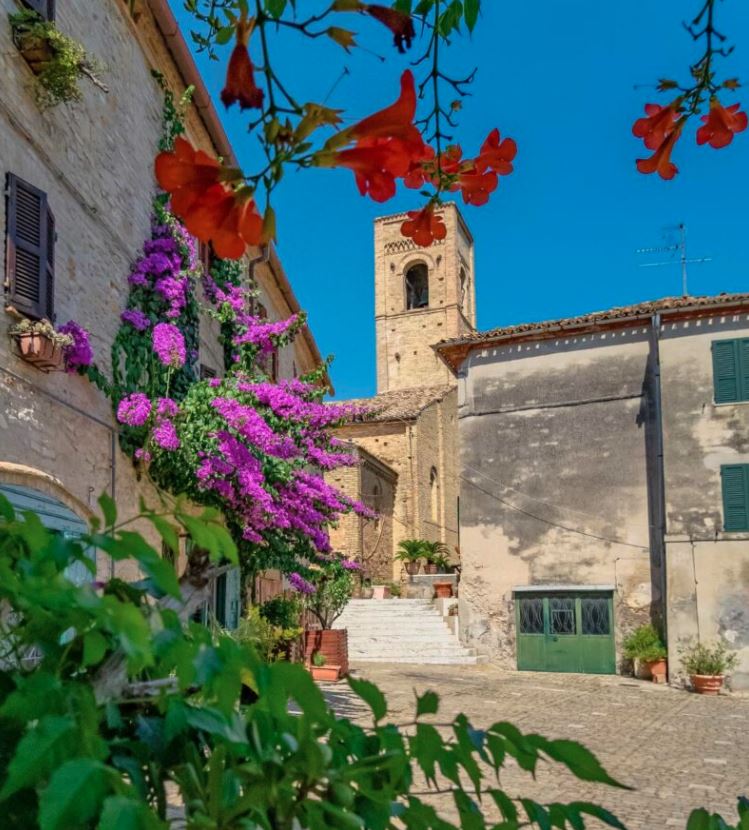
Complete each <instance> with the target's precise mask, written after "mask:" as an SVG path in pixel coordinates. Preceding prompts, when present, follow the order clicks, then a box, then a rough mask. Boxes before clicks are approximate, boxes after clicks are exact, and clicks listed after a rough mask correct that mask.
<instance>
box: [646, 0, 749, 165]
mask: <svg viewBox="0 0 749 830" xmlns="http://www.w3.org/2000/svg"><path fill="white" fill-rule="evenodd" d="M716 5H717V0H704V2H703V4H702V7H701V8H700V10H699V11H698V12H697V14H696V16H695V17H694V19H693V20H692V21H691V22H690V23H685V24H684V28H685V29H686V30H687V32H689V34H690V35H691V37H692V40H694V41H695V42H696V43H699V42H703V43H704V51H703V53H702V54H701V55H700V57H699V58H698V59H697V60H696V61H695V62H694V63H693V64H692V65H691V66H690V67H689V74H690V76H691V82H690V83H689V84H687V85H680V84H679V83H678V82H677V81H675V80H671V79H668V78H663V79H661V80H660V81H659V82H658V87H657V88H658V91H659V92H669V93H670V94H673V93H674V92H675V93H677V95H676V98H674V99H673V100H672V101H671V102H670V103H669V104H668V105H667V106H665V107H664V106H661V105H659V104H646V105H645V117H644V118H639V119H638V120H637V121H635V123H634V125H633V127H632V132H633V134H634V135H635V136H636V137H637V138H641V139H642V140H643V141H644V143H645V147H646V148H647V149H648V150H653V151H654V152H653V155H652V156H650V157H649V158H646V159H638V160H637V169H638V170H639V171H640V173H646V174H647V173H658V175H659V176H660V177H661V178H662V179H672V178H673V177H674V176H675V175H676V174H677V173H678V168H677V166H676V165H675V164H674V162H672V161H671V153H672V151H673V149H674V146H675V145H676V142H677V141H678V140H679V138H680V137H681V135H682V133H683V132H684V127H685V126H686V124H687V122H688V121H689V119H690V118H693V117H694V116H701V120H702V122H703V125H702V126H701V127H700V128H699V129H698V130H697V133H696V139H697V144H699V145H702V144H709V145H710V146H711V147H712V148H714V149H716V150H717V149H720V148H721V147H727V146H728V145H729V144H730V143H731V142H732V141H733V137H734V135H735V134H736V133H740V132H743V131H744V130H745V129H746V127H747V115H746V113H745V112H741V111H740V105H739V104H732V105H731V106H728V107H724V106H723V105H722V104H721V102H720V101H719V100H718V93H720V92H721V91H722V92H727V93H730V92H733V91H735V90H736V89H738V88H739V86H740V83H739V81H738V79H737V78H728V79H726V80H723V81H719V80H718V79H717V78H716V72H715V59H716V58H717V57H724V58H727V57H728V56H729V55H730V54H731V53H732V52H733V49H734V47H733V46H726V45H725V43H726V35H724V34H723V33H722V32H720V31H718V29H717V28H716V25H715V8H716ZM706 105H707V107H708V110H707V113H706V114H704V115H701V113H703V112H704V109H705V106H706Z"/></svg>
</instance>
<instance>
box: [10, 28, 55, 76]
mask: <svg viewBox="0 0 749 830" xmlns="http://www.w3.org/2000/svg"><path fill="white" fill-rule="evenodd" d="M14 40H15V42H16V46H17V47H18V51H19V52H20V53H21V54H22V55H23V57H24V60H25V61H26V63H28V65H29V66H30V67H31V71H32V72H33V73H34V74H35V75H38V74H39V73H40V72H42V70H43V69H44V67H45V65H46V64H47V63H49V61H51V60H52V59H53V58H54V56H55V54H54V51H53V50H52V47H51V46H50V44H49V41H47V40H44V38H41V37H36V36H35V35H32V34H30V33H28V32H26V33H23V34H21V33H19V34H17V35H15V36H14Z"/></svg>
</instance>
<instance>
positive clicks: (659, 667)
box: [645, 660, 668, 683]
mask: <svg viewBox="0 0 749 830" xmlns="http://www.w3.org/2000/svg"><path fill="white" fill-rule="evenodd" d="M645 666H646V668H647V672H648V674H649V676H650V679H651V680H652V681H653V683H665V682H666V675H667V672H668V663H667V662H666V660H650V661H648V662H646V663H645Z"/></svg>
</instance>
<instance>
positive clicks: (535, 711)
mask: <svg viewBox="0 0 749 830" xmlns="http://www.w3.org/2000/svg"><path fill="white" fill-rule="evenodd" d="M354 672H355V674H356V675H357V676H360V677H366V678H367V679H369V680H372V681H374V682H375V683H377V684H378V685H379V686H380V687H381V688H382V689H383V691H384V692H385V693H386V695H387V698H388V703H389V706H390V715H389V717H390V718H391V719H392V720H393V721H394V722H405V721H408V720H410V719H411V718H412V717H413V702H414V694H413V690H414V689H416V690H417V691H418V692H419V693H421V692H423V691H424V690H426V689H434V690H435V691H437V692H439V694H440V696H441V700H442V706H441V710H440V716H439V720H440V721H443V720H445V719H446V718H445V716H447V717H448V718H452V716H454V715H455V714H457V713H458V712H461V711H462V712H465V713H466V714H467V715H468V716H469V717H470V718H471V720H472V722H473V723H474V724H476V725H477V726H488V725H489V724H491V723H494V722H496V721H498V720H509V721H512V722H513V723H514V724H515V725H516V726H518V727H519V728H520V729H521V731H523V732H539V733H541V734H542V735H544V736H546V737H549V738H572V739H575V740H578V741H580V742H582V743H584V744H585V745H586V746H587V747H589V748H590V749H591V750H593V751H594V752H595V753H596V755H597V756H598V757H599V759H600V760H601V761H602V763H603V764H604V766H605V767H606V769H607V770H608V772H609V773H610V774H611V775H612V776H613V777H614V778H616V779H618V780H619V781H621V782H622V783H624V784H627V785H628V786H630V787H633V788H634V790H633V791H631V792H630V791H622V790H615V789H611V788H609V787H603V786H600V785H590V784H585V783H581V782H579V781H577V780H576V779H575V778H573V777H572V776H571V775H570V774H569V773H567V772H566V771H565V770H563V769H562V768H560V767H558V766H557V765H544V767H543V768H542V769H540V770H539V773H538V775H537V779H536V781H535V782H534V781H533V779H532V778H531V777H530V776H528V775H527V774H526V773H523V772H522V771H521V770H520V769H519V768H517V767H510V768H508V769H507V771H506V772H504V773H503V775H502V783H503V786H504V788H505V789H506V791H507V792H508V793H509V794H511V795H523V796H530V797H533V798H536V799H537V800H539V801H547V802H548V801H563V800H565V801H576V800H591V801H595V802H596V803H598V804H601V805H603V806H604V807H606V808H608V809H609V810H611V811H612V812H614V813H616V815H617V816H618V817H619V818H620V819H621V820H622V821H623V822H624V823H625V824H626V825H627V827H628V828H630V830H662V828H670V827H676V828H681V830H684V828H685V827H686V819H687V816H688V814H689V812H690V810H691V809H693V808H694V807H699V806H703V807H706V808H708V809H710V810H714V811H722V812H723V813H724V816H725V817H726V818H729V819H732V820H733V821H735V817H736V797H737V796H739V795H744V794H748V795H749V698H746V697H737V696H728V695H726V696H721V697H718V698H709V697H703V696H699V695H695V694H690V693H687V692H683V691H677V690H674V689H671V688H668V687H664V686H657V685H655V684H652V683H647V682H643V681H637V680H633V679H629V678H623V677H594V676H581V675H562V674H537V673H529V672H504V671H500V670H499V669H496V668H494V667H492V666H486V665H479V666H425V665H421V666H413V665H403V664H401V665H396V664H392V665H385V664H372V663H368V664H359V665H358V666H355V667H354ZM326 692H327V694H328V697H329V699H330V701H331V702H332V704H333V705H334V706H335V708H336V709H337V711H339V712H340V713H341V714H345V715H347V716H349V717H353V718H359V717H365V715H366V710H363V709H362V707H361V706H360V705H358V701H357V700H356V699H354V698H352V696H351V693H350V691H349V690H348V687H346V686H345V684H342V683H339V684H336V685H335V686H332V685H331V686H328V687H327V689H326ZM443 798H445V797H444V796H436V797H435V799H443ZM438 803H439V802H438ZM443 806H446V803H445V804H443ZM588 826H590V827H598V826H602V825H598V824H596V823H595V822H591V823H590V824H589V825H588Z"/></svg>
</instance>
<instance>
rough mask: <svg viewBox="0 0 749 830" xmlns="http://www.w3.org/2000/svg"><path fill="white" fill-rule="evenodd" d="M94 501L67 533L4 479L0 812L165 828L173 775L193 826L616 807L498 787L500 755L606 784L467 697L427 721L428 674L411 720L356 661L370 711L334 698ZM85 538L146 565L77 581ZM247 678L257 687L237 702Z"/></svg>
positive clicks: (535, 817)
mask: <svg viewBox="0 0 749 830" xmlns="http://www.w3.org/2000/svg"><path fill="white" fill-rule="evenodd" d="M101 504H102V509H103V511H104V513H105V516H104V521H103V522H101V521H100V522H96V523H95V526H94V527H93V529H92V531H91V533H90V534H88V535H85V536H84V537H83V538H81V539H67V538H65V537H63V536H61V535H57V534H54V533H51V532H49V531H47V530H45V529H44V527H42V525H41V523H40V521H39V519H38V518H37V517H36V516H35V515H34V514H31V513H25V514H23V515H21V516H16V515H15V513H14V511H13V508H12V507H11V506H10V504H9V503H8V502H7V501H6V500H4V499H2V498H0V516H2V517H3V518H0V603H2V606H3V608H4V609H5V610H4V613H3V615H2V617H0V626H2V631H1V632H0V634H1V636H0V643H1V644H2V647H3V653H2V659H1V660H0V809H2V815H3V822H4V826H9V827H28V828H32V827H39V828H41V830H67V828H76V830H94V828H97V829H98V830H115V828H117V830H123V829H126V830H130V829H131V828H132V830H157V828H162V830H164V829H165V828H166V827H167V826H168V823H167V793H168V792H169V794H170V798H172V800H173V799H174V796H175V793H174V788H175V787H176V791H177V792H176V796H177V798H178V800H179V803H181V804H182V805H183V807H184V812H185V817H184V825H185V826H186V827H187V828H188V830H249V828H263V829H264V830H292V829H293V828H300V830H304V828H309V829H310V830H330V829H331V828H341V830H344V829H347V828H351V830H354V829H355V828H361V830H396V828H412V829H413V830H451V828H453V827H455V826H460V827H462V828H466V830H473V828H477V830H486V829H487V828H488V827H489V826H490V825H489V822H488V821H487V820H486V819H485V818H484V817H483V815H482V808H481V806H480V805H481V804H483V803H493V804H495V805H497V808H498V809H499V810H500V812H501V813H502V815H503V816H504V823H503V824H501V825H499V826H501V827H503V828H505V830H513V828H514V830H518V828H520V827H521V826H529V825H533V826H538V827H541V828H549V827H558V828H563V827H566V826H568V825H569V826H570V827H572V828H576V829H577V828H585V827H586V822H587V819H588V818H591V817H594V818H595V820H596V821H598V822H602V823H603V824H604V825H607V826H609V827H622V826H623V825H622V824H621V823H620V822H619V821H618V820H617V819H616V818H615V817H614V816H612V815H611V814H610V813H608V812H607V811H605V810H603V809H602V808H600V807H597V806H595V805H593V804H588V803H586V802H575V803H572V804H557V803H553V804H541V803H538V802H536V801H534V800H532V799H528V798H523V797H522V796H519V795H517V793H516V789H517V784H516V783H515V782H514V783H513V791H512V794H509V793H507V792H505V791H504V790H502V789H501V786H500V784H499V781H500V772H501V770H502V769H503V767H504V766H505V764H506V763H507V761H508V759H511V760H512V762H513V763H516V764H517V765H518V766H519V767H520V768H521V769H522V770H525V771H526V772H528V773H529V774H533V773H534V772H535V770H536V768H537V766H538V764H539V762H540V761H542V760H546V761H551V762H554V763H556V764H559V765H561V766H563V767H565V768H566V769H568V770H570V771H571V772H572V773H573V774H574V775H576V776H577V777H578V778H580V779H581V780H583V781H597V782H600V783H602V784H609V785H611V786H619V785H618V784H617V783H616V782H615V781H614V780H613V779H612V778H611V777H610V776H609V775H608V774H607V773H606V771H605V770H604V769H603V768H602V767H601V765H600V764H599V762H598V761H597V760H596V758H595V757H594V756H593V755H592V754H591V753H590V752H588V751H587V750H586V749H585V748H584V747H582V746H580V745H579V744H577V743H574V742H571V741H558V740H557V741H549V740H547V739H545V738H542V737H541V736H539V735H524V734H522V733H521V732H520V731H519V730H517V729H516V728H515V727H514V726H512V724H509V723H506V722H499V723H496V724H494V725H492V726H490V727H489V728H488V729H478V728H475V727H474V726H473V725H471V723H470V722H469V721H468V719H467V718H466V717H465V716H463V715H459V716H458V717H456V718H455V719H454V720H453V721H452V723H451V724H449V728H448V729H446V730H445V731H444V732H442V731H438V729H437V728H436V727H435V726H433V725H432V724H431V723H428V722H426V721H425V720H424V719H425V718H429V717H432V716H434V715H437V714H438V713H439V699H438V696H437V695H436V694H435V693H434V692H427V693H425V694H423V695H422V696H421V697H420V698H419V699H418V701H417V702H416V707H415V712H414V716H413V721H412V724H411V726H409V729H408V732H407V733H406V732H404V731H402V730H401V728H399V726H398V725H397V724H394V723H391V722H388V721H387V719H386V718H387V714H388V709H387V702H386V700H385V698H384V696H383V695H382V693H381V692H380V690H379V689H378V688H377V687H376V686H375V685H374V684H372V683H370V682H368V681H366V680H356V679H352V680H351V681H350V685H351V688H352V690H353V692H354V694H356V695H357V696H358V697H359V698H360V699H361V700H362V701H363V702H364V703H365V704H366V705H367V706H368V707H369V709H370V710H371V713H372V722H371V724H370V725H362V724H358V723H353V722H351V721H350V720H348V719H346V718H342V717H337V716H336V715H335V714H334V712H332V711H331V709H330V708H329V706H328V705H327V703H326V701H325V699H324V698H323V696H322V694H321V692H320V690H319V689H318V688H317V686H316V685H315V683H314V682H313V680H312V678H311V677H310V675H309V673H308V672H307V671H306V670H305V669H304V668H303V667H302V666H300V665H293V664H290V663H286V662H272V663H268V662H265V661H263V660H262V659H260V658H259V657H258V655H257V653H256V651H255V650H254V649H253V648H251V647H250V645H249V644H248V643H247V642H242V641H240V640H239V639H237V638H233V637H230V636H227V635H226V634H225V633H224V632H221V631H217V630H211V629H209V628H206V627H204V626H201V625H198V624H196V623H192V622H190V621H189V619H188V618H189V616H190V613H191V608H192V607H194V606H184V605H183V604H182V602H181V601H180V600H177V599H176V598H175V597H173V596H171V595H170V592H171V589H172V587H173V586H172V581H173V577H174V575H173V574H172V576H171V577H170V576H168V575H167V574H166V573H161V572H160V571H159V570H158V569H156V570H154V569H153V568H152V564H153V559H152V557H153V554H154V553H155V551H154V549H153V548H151V547H150V546H149V545H148V543H147V542H146V541H145V540H144V539H143V538H142V537H141V536H140V535H139V534H137V533H134V532H132V531H126V530H125V529H124V527H125V526H124V525H123V524H120V525H119V526H118V517H117V511H116V508H115V505H114V504H113V503H112V502H111V501H109V500H107V499H103V500H102V503H101ZM143 518H144V519H145V520H146V521H149V522H150V523H151V524H152V525H153V526H154V527H155V528H156V529H157V530H158V532H159V533H160V534H162V535H163V536H165V537H167V538H170V537H171V531H170V530H168V529H167V527H168V526H169V527H171V528H173V529H176V530H177V532H179V533H185V534H187V535H188V536H189V537H190V538H192V539H193V541H194V542H195V543H196V544H197V543H200V544H201V545H202V544H204V542H205V538H206V537H207V536H208V537H211V538H212V539H213V543H212V544H211V545H210V546H209V549H211V550H212V551H214V552H213V553H212V554H211V558H212V559H213V560H214V561H217V562H218V561H223V560H224V559H226V558H229V559H231V558H232V556H233V555H234V554H235V553H236V551H232V550H230V549H227V548H226V544H227V542H226V537H225V535H224V534H222V533H220V532H218V525H217V524H216V521H215V516H214V515H213V514H211V513H210V512H208V513H206V514H203V515H202V516H201V517H198V518H195V517H194V516H193V517H191V519H190V521H185V519H186V518H187V516H186V514H184V513H183V511H182V510H181V503H178V504H177V505H176V509H175V510H174V512H172V513H167V512H166V511H160V512H154V511H146V512H145V514H144V517H143ZM157 520H158V521H157ZM102 528H104V529H102ZM198 528H199V530H198ZM90 546H96V547H98V548H100V549H104V550H106V551H107V552H109V553H111V554H112V555H114V556H115V557H116V558H117V559H119V560H120V561H125V560H128V559H129V560H131V561H132V563H133V564H137V565H139V566H141V567H143V565H144V564H145V566H146V570H148V569H150V571H151V575H149V576H148V577H147V578H146V579H144V580H142V581H140V582H138V583H136V584H126V583H123V582H121V581H119V580H116V579H111V580H109V581H108V582H106V583H104V584H102V583H96V582H92V583H89V584H85V585H76V584H74V583H72V582H71V581H70V580H69V579H68V577H67V576H66V572H67V569H68V568H69V567H70V566H71V565H72V564H74V563H76V562H88V561H89V560H88V558H87V556H86V549H87V548H88V547H90ZM170 567H171V566H170ZM201 580H202V581H203V582H204V581H205V575H203V576H202V577H201ZM185 584H187V583H185ZM190 585H191V592H192V591H194V590H195V587H196V585H197V583H195V582H193V583H190ZM193 599H195V597H193ZM197 599H200V597H198V598H197ZM262 619H263V617H262V616H261V615H260V613H259V612H258V613H257V620H262ZM265 622H266V623H267V620H266V621H265ZM247 687H249V688H250V689H251V690H252V692H253V700H254V702H252V703H250V704H249V705H244V706H240V705H239V703H240V695H241V694H242V689H243V688H247ZM422 776H425V777H426V780H427V782H428V786H429V787H435V786H439V787H440V788H443V789H447V790H448V791H450V792H451V794H452V798H453V802H454V806H455V808H456V809H457V812H458V815H459V820H458V823H457V824H454V823H452V822H450V821H448V820H447V819H444V818H442V817H441V816H440V815H439V814H438V812H437V811H436V810H435V808H434V807H433V806H432V805H431V804H429V803H427V801H426V800H425V799H423V798H422V797H421V796H420V794H418V793H417V792H416V789H417V788H418V789H419V790H423V789H424V785H423V784H422V783H421V778H422ZM492 826H495V827H496V826H497V825H492ZM596 826H599V825H596ZM695 827H697V826H695Z"/></svg>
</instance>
